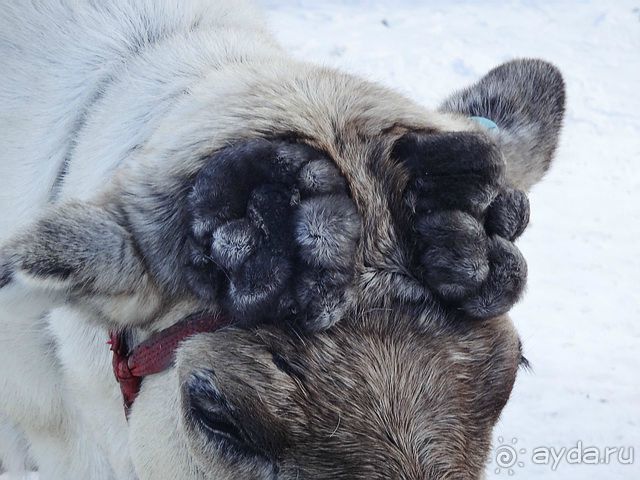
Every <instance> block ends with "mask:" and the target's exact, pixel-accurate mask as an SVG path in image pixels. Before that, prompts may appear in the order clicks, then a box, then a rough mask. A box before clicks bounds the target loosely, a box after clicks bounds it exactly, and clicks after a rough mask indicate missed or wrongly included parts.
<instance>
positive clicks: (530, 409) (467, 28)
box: [0, 0, 640, 480]
mask: <svg viewBox="0 0 640 480" xmlns="http://www.w3.org/2000/svg"><path fill="white" fill-rule="evenodd" d="M260 3H262V4H263V5H264V6H265V7H266V9H267V13H268V16H269V21H270V24H271V25H272V27H273V29H274V30H275V32H276V34H277V36H278V37H279V39H280V40H281V42H282V43H283V44H284V45H285V46H286V47H287V48H288V49H289V50H290V51H291V52H292V53H293V54H294V55H296V56H297V57H299V58H303V59H307V60H310V61H314V62H318V63H324V64H327V65H331V66H335V67H339V68H341V69H344V70H347V71H350V72H353V73H357V74H360V75H363V76H364V77H366V78H369V79H372V80H377V81H379V82H381V83H383V84H385V85H388V86H391V87H394V88H396V89H398V90H400V91H402V92H404V93H405V94H407V95H408V96H410V97H412V98H414V99H415V100H417V101H418V102H420V103H423V104H425V105H428V106H436V105H437V104H438V102H439V100H441V99H443V98H444V97H445V96H446V95H447V94H449V93H450V92H452V91H453V90H454V89H457V88H460V87H463V86H465V85H467V84H469V83H471V82H473V81H475V80H476V79H477V78H479V76H481V75H482V74H483V73H484V72H486V71H487V70H489V69H490V68H491V67H493V66H495V65H497V64H499V63H500V62H503V61H505V60H508V59H510V58H514V57H540V58H544V59H547V60H550V61H552V62H554V63H555V64H556V65H558V66H559V67H560V69H561V70H562V71H563V73H564V75H565V79H566V82H567V90H568V110H567V121H566V126H565V129H564V132H563V136H562V141H561V145H560V148H559V151H558V155H557V159H556V162H555V164H554V166H553V167H552V169H551V171H550V172H549V174H548V175H547V177H546V178H545V180H544V181H543V182H542V183H541V184H540V185H538V186H537V187H536V188H535V189H534V191H533V192H532V194H531V204H532V221H531V225H530V227H529V229H528V230H527V232H526V233H525V235H524V237H523V238H522V240H521V241H520V244H519V246H520V248H521V250H522V251H523V252H524V254H525V256H526V258H527V259H528V263H529V286H528V293H527V295H526V297H525V298H524V300H523V301H522V302H521V303H520V304H519V305H517V306H516V308H515V309H514V310H513V314H512V316H513V318H514V321H515V322H516V324H517V326H518V329H519V331H520V333H521V336H522V339H523V342H524V346H525V354H526V356H527V357H528V358H529V360H530V361H531V363H532V366H533V369H532V371H531V372H526V371H523V372H521V373H520V376H519V378H518V381H517V383H516V386H515V389H514V392H513V396H512V398H511V401H510V403H509V404H508V405H507V407H506V409H505V411H504V414H503V416H502V419H501V421H500V423H499V425H498V427H497V428H496V438H495V447H496V450H495V454H496V455H497V454H498V452H500V451H502V452H503V453H504V452H505V451H506V449H510V448H514V447H515V450H514V451H516V453H517V456H518V458H517V462H515V463H513V462H511V461H506V460H505V459H504V458H502V460H501V461H502V462H503V463H501V465H502V466H503V467H504V468H501V470H500V472H499V473H496V468H497V467H498V463H497V460H496V459H495V458H494V461H493V463H492V464H491V465H490V466H489V468H488V471H487V476H488V478H505V477H509V476H510V475H509V468H508V467H506V465H507V464H512V463H513V464H512V465H511V467H510V468H511V469H512V472H513V475H514V476H515V478H518V479H537V478H545V479H547V478H548V479H554V478H557V479H563V480H590V479H597V480H601V479H612V480H613V479H616V480H620V479H624V480H626V479H628V480H632V479H638V478H640V458H638V457H640V374H639V373H638V370H639V369H640V353H638V352H639V350H640V287H639V285H640V193H639V192H640V113H638V112H640V95H639V94H638V93H637V91H636V88H637V86H638V84H639V83H640V2H638V1H637V0H635V1H626V0H616V1H615V2H607V1H589V0H581V1H577V0H576V1H559V0H551V1H543V0H522V1H508V2H503V1H498V0H485V1H482V2H478V1H471V0H451V1H447V0H432V1H419V0H393V1H392V0H387V1H373V0H347V1H338V0H323V1H321V2H318V1H312V0H300V1H275V0H262V1H261V2H260ZM498 437H501V438H502V440H501V441H499V438H498ZM512 439H517V443H515V444H513V443H512ZM579 441H581V442H582V446H583V449H584V448H586V447H597V448H598V449H599V451H600V453H602V454H604V453H605V452H604V451H605V448H607V447H623V446H624V447H632V448H634V451H633V453H634V462H633V464H631V465H624V464H622V462H620V461H618V458H617V454H614V455H613V456H612V458H611V462H610V464H609V465H586V464H584V462H585V461H587V458H586V455H583V456H582V460H583V462H582V464H569V462H568V460H567V458H569V459H570V458H571V457H566V456H564V457H563V458H562V460H561V461H560V462H559V465H557V468H556V469H555V470H554V469H552V466H551V465H534V464H533V457H532V453H533V450H534V449H536V448H538V447H547V448H549V449H552V448H553V449H554V451H553V452H551V453H555V454H556V455H558V454H560V453H563V451H562V450H561V449H562V448H563V447H566V448H571V447H575V446H576V445H577V442H579ZM502 443H504V444H506V445H501V444H502ZM500 447H502V448H500ZM522 449H524V450H526V451H525V452H521V451H520V450H522ZM629 453H630V452H629V450H628V448H627V450H625V454H624V455H623V457H624V458H623V460H624V459H626V458H628V455H629ZM564 454H565V455H566V452H564ZM494 457H495V455H494ZM574 459H575V457H574ZM505 462H506V463H505ZM518 462H521V464H522V466H521V465H519V464H518ZM0 479H2V480H7V477H6V476H4V475H0Z"/></svg>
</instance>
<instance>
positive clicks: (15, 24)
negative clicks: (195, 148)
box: [0, 0, 278, 480]
mask: <svg viewBox="0 0 640 480" xmlns="http://www.w3.org/2000/svg"><path fill="white" fill-rule="evenodd" d="M254 11H255V10H254V9H253V8H252V6H251V5H250V4H248V3H245V2H238V1H233V2H223V1H207V0H189V1H181V0H140V1H135V0H113V1H95V2H92V1H76V0H42V1H34V2H4V3H3V5H2V8H1V9H0V72H1V73H0V178H1V179H2V188H1V189H0V244H1V242H2V241H3V240H4V239H7V238H8V237H9V236H10V235H12V234H13V233H15V232H16V231H18V230H19V229H20V227H22V226H24V225H26V224H28V223H30V222H31V221H33V220H34V219H35V218H36V217H37V216H38V215H39V214H41V212H43V211H44V209H45V208H46V207H47V205H48V202H49V201H50V200H52V199H56V198H62V199H70V198H74V199H94V198H96V197H98V196H99V193H100V192H101V191H103V190H104V189H105V185H106V184H108V183H109V178H110V177H111V176H112V174H113V172H114V169H115V168H116V166H118V165H119V164H120V163H121V162H122V161H123V160H124V159H125V158H126V157H127V156H128V155H129V153H130V152H131V150H132V149H135V148H136V146H137V145H140V144H141V143H144V141H145V140H147V139H148V137H149V136H150V135H151V134H152V133H153V132H154V131H155V129H156V128H158V126H159V122H160V121H161V119H162V118H163V116H164V115H165V114H166V113H167V112H168V111H169V110H170V109H171V108H172V107H174V106H175V104H176V102H177V101H178V99H179V98H180V97H181V96H182V95H184V92H185V91H186V90H188V89H191V88H193V87H194V85H195V84H197V83H198V82H201V81H202V79H203V78H205V77H206V76H207V74H208V73H209V72H212V71H215V70H216V69H218V68H219V67H220V66H221V65H222V64H224V63H225V62H228V61H230V60H233V59H235V58H237V57H238V56H239V55H262V56H265V57H266V56H269V55H272V54H274V52H278V48H277V47H276V45H275V42H274V41H273V40H272V39H271V38H270V37H268V36H267V34H266V33H264V31H263V29H262V26H261V24H260V20H259V19H258V18H257V17H256V16H255V14H254ZM156 35H157V36H160V35H161V36H162V39H159V40H158V39H156V38H154V37H155V36H156ZM105 82H113V83H114V84H115V85H110V86H109V88H108V89H107V90H105V91H103V86H104V85H105V84H106V83H105ZM105 92H108V93H106V94H105ZM88 110H90V111H92V112H94V111H99V113H98V114H95V115H92V116H91V118H90V119H87V118H85V113H86V112H87V111H88ZM85 120H86V121H87V123H86V125H84V126H83V128H81V129H79V126H80V125H82V123H83V122H85ZM79 131H80V132H81V134H80V135H78V136H77V138H76V137H75V133H77V132H79ZM70 152H71V153H72V154H73V158H74V161H73V163H72V164H71V165H70V166H69V170H68V173H67V179H66V181H65V189H64V191H63V192H55V191H52V187H53V185H54V183H55V179H56V176H57V174H58V172H59V170H60V168H61V165H62V164H63V162H64V159H65V157H66V156H67V155H68V154H69V153H70ZM50 287H55V288H60V287H63V285H60V284H59V283H58V284H55V285H53V284H52V285H46V284H43V283H42V282H41V281H40V280H38V279H34V278H28V277H24V276H23V277H20V278H17V279H14V281H13V282H12V284H11V285H10V286H9V287H7V288H3V289H2V290H0V366H1V367H0V392H1V393H0V458H1V459H2V465H3V467H4V468H7V469H10V470H14V471H15V470H19V469H22V468H25V467H28V466H29V464H30V458H33V460H34V461H35V463H36V465H37V467H38V469H39V473H40V478H41V480H63V479H64V480H69V479H91V480H103V479H104V480H108V479H128V478H130V479H133V478H136V474H135V473H134V469H133V464H132V461H131V456H130V454H129V448H128V441H129V440H128V426H127V423H126V421H125V419H124V415H123V411H122V406H121V397H120V393H119V389H118V386H117V384H116V382H115V380H114V378H113V373H112V371H111V358H110V354H109V351H108V348H107V346H106V345H105V342H106V340H107V338H108V335H107V331H106V329H105V328H103V327H99V326H96V325H97V322H91V321H87V320H89V319H87V318H86V315H87V314H86V313H85V312H81V311H79V310H75V309H73V308H71V307H68V306H66V307H65V306H56V305H57V304H58V300H59V298H57V294H56V292H55V291H52V290H51V288H50ZM150 383H152V382H150ZM27 449H28V450H29V451H27ZM153 478H160V477H158V476H155V477H153ZM164 478H175V477H171V476H165V477H164Z"/></svg>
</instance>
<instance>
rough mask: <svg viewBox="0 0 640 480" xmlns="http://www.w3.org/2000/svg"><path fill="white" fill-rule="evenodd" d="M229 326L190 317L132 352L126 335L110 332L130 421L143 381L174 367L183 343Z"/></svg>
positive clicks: (216, 319) (211, 318)
mask: <svg viewBox="0 0 640 480" xmlns="http://www.w3.org/2000/svg"><path fill="white" fill-rule="evenodd" d="M227 324H228V322H226V321H225V320H223V319H222V318H221V317H217V316H215V317H214V316H204V317H197V316H191V317H188V318H186V319H184V320H182V321H180V322H178V323H176V324H175V325H172V326H170V327H169V328H166V329H164V330H161V331H159V332H157V333H154V334H153V335H152V336H151V337H149V338H148V339H146V340H145V341H144V342H142V343H140V344H139V345H138V346H137V347H135V348H133V349H131V350H130V349H129V346H128V345H127V343H126V340H125V337H124V332H122V331H120V332H110V333H109V336H110V340H109V342H107V343H108V344H109V345H111V351H112V352H113V373H114V374H115V376H116V380H117V381H118V383H119V384H120V390H121V391H122V399H123V403H124V411H125V415H127V417H128V416H129V409H130V408H131V406H132V405H133V401H134V400H135V399H136V397H137V396H138V392H139V391H140V385H141V384H142V378H143V377H145V376H147V375H151V374H154V373H159V372H162V371H164V370H166V369H167V368H169V367H170V366H171V364H172V363H173V361H174V359H175V352H176V349H177V348H178V345H180V343H181V342H182V341H183V340H184V339H186V338H188V337H190V336H192V335H195V334H197V333H206V332H214V331H216V330H218V329H219V328H221V327H223V326H225V325H227Z"/></svg>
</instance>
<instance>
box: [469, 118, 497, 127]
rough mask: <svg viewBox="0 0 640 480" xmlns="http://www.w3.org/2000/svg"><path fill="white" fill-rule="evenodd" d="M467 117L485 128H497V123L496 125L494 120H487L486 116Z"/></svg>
mask: <svg viewBox="0 0 640 480" xmlns="http://www.w3.org/2000/svg"><path fill="white" fill-rule="evenodd" d="M469 118H471V120H475V121H476V122H478V123H479V124H480V125H482V126H483V127H484V128H486V129H487V130H499V128H498V125H496V123H495V122H494V121H492V120H489V119H488V118H484V117H469Z"/></svg>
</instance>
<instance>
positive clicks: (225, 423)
mask: <svg viewBox="0 0 640 480" xmlns="http://www.w3.org/2000/svg"><path fill="white" fill-rule="evenodd" d="M187 395H188V396H189V414H190V419H191V421H192V424H193V425H194V427H195V428H197V429H198V430H200V432H202V433H203V434H204V435H205V436H206V437H207V438H208V439H209V441H210V442H212V443H214V444H216V445H217V446H219V447H221V449H223V450H233V451H234V452H235V453H238V452H247V453H249V452H251V453H253V448H251V447H250V446H249V444H248V441H247V437H246V435H245V433H244V432H243V430H242V428H241V426H240V425H239V424H238V421H237V420H236V419H235V418H234V416H233V413H234V408H233V407H232V406H231V405H230V404H229V402H227V401H226V399H225V398H224V396H223V395H222V394H221V392H220V391H219V390H218V388H217V387H216V386H215V384H214V383H213V382H212V378H210V376H209V375H207V374H203V373H195V374H193V375H192V376H191V379H190V380H189V382H188V385H187Z"/></svg>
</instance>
